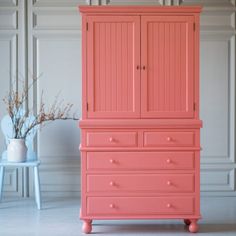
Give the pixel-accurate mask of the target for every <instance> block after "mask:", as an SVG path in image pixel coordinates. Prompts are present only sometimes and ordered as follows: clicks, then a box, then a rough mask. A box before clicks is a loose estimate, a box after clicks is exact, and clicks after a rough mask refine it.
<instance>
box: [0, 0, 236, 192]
mask: <svg viewBox="0 0 236 236" xmlns="http://www.w3.org/2000/svg"><path fill="white" fill-rule="evenodd" d="M79 4H91V5H134V4H136V5H138V4H142V5H202V6H203V13H202V15H201V68H200V70H201V109H200V110H201V118H202V119H203V122H204V128H203V129H202V143H201V145H202V148H203V150H202V153H201V163H202V164H201V176H202V178H201V190H202V192H203V194H208V195H225V196H227V195H236V190H235V182H236V181H235V168H236V162H235V149H234V147H235V32H236V31H235V11H236V6H235V0H146V1H145V0H29V1H26V0H18V1H17V0H0V95H1V97H3V95H4V93H5V91H7V89H8V87H9V83H10V82H9V81H10V78H13V79H14V77H15V76H16V74H17V71H18V72H19V74H20V75H21V78H25V80H26V81H27V80H29V81H30V77H31V76H30V75H31V74H34V75H37V76H39V75H41V77H40V79H39V83H38V84H37V86H36V87H35V88H34V90H33V91H32V93H31V94H30V99H29V107H32V106H34V107H35V109H37V104H38V103H39V98H40V91H41V90H44V98H45V102H46V103H47V104H50V103H52V102H53V100H54V98H55V95H56V94H57V93H58V92H59V91H60V92H61V97H62V98H63V99H65V100H66V101H69V102H71V103H73V104H74V105H75V109H77V110H78V111H79V114H80V104H81V18H80V15H79V13H78V11H77V5H79ZM4 112H5V111H4V107H3V104H2V103H0V116H1V117H2V115H3V113H4ZM79 142H80V141H79V129H77V124H76V122H74V121H68V122H62V121H60V122H54V123H52V124H50V125H48V126H47V127H45V128H44V129H43V130H41V131H40V132H39V133H38V137H37V143H36V148H37V151H38V154H39V157H40V159H41V160H42V165H41V167H40V176H41V185H42V190H43V194H44V195H53V196H58V195H79V189H80V161H79V151H78V145H79ZM0 148H1V149H3V148H4V143H3V137H2V135H0ZM22 176H23V175H22V173H21V172H20V171H18V172H17V171H13V170H12V171H11V170H10V171H9V172H8V174H7V178H6V181H5V182H6V188H5V189H6V191H7V194H22V193H23V192H27V191H26V190H27V189H26V188H27V184H26V185H25V188H23V185H22V183H23V182H25V181H23V180H24V179H22ZM23 190H24V191H23ZM29 190H30V191H29V192H30V193H33V191H32V190H33V186H32V184H30V185H29Z"/></svg>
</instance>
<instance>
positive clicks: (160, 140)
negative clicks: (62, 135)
mask: <svg viewBox="0 0 236 236" xmlns="http://www.w3.org/2000/svg"><path fill="white" fill-rule="evenodd" d="M194 136H195V133H194V132H189V131H188V132H187V131H186V132H176V131H173V132H144V146H145V147H156V146H176V147H178V146H193V145H194V144H195V140H194Z"/></svg>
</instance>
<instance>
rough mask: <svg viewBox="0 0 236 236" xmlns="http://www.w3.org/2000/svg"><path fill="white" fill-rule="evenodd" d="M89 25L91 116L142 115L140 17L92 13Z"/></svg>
mask: <svg viewBox="0 0 236 236" xmlns="http://www.w3.org/2000/svg"><path fill="white" fill-rule="evenodd" d="M87 27H88V29H87V34H86V36H87V43H88V44H87V63H88V64H89V65H92V66H90V67H89V70H87V77H88V97H87V99H88V100H87V102H88V104H87V109H88V117H89V118H99V117H102V118H119V117H120V118H131V117H139V116H140V106H139V100H140V70H139V68H138V66H139V65H140V37H139V35H140V17H138V16H126V17H123V16H90V17H88V26H87Z"/></svg>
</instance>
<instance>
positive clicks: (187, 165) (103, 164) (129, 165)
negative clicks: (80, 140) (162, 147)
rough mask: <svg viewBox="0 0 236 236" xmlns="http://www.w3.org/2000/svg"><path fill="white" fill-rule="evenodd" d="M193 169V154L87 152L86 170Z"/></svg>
mask: <svg viewBox="0 0 236 236" xmlns="http://www.w3.org/2000/svg"><path fill="white" fill-rule="evenodd" d="M193 168H194V152H88V153H87V170H162V169H163V170H182V169H193Z"/></svg>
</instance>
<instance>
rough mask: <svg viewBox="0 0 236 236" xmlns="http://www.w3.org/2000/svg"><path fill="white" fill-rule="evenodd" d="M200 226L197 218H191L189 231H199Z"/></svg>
mask: <svg viewBox="0 0 236 236" xmlns="http://www.w3.org/2000/svg"><path fill="white" fill-rule="evenodd" d="M198 229H199V226H198V224H197V220H191V224H190V225H189V232H191V233H197V232H198Z"/></svg>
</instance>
